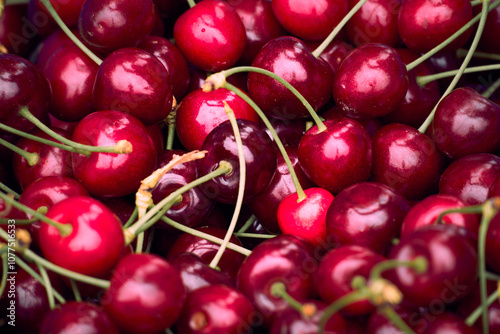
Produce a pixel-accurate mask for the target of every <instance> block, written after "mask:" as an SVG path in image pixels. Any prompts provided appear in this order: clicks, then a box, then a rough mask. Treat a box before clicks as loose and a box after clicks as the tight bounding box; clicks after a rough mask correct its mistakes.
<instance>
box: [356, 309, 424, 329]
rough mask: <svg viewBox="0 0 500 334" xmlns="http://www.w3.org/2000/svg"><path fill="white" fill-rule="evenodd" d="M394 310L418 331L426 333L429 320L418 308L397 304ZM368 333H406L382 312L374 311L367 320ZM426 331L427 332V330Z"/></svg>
mask: <svg viewBox="0 0 500 334" xmlns="http://www.w3.org/2000/svg"><path fill="white" fill-rule="evenodd" d="M394 311H396V313H397V314H398V315H399V317H400V318H401V319H402V320H403V321H404V322H405V323H406V324H407V325H408V326H410V328H411V329H412V330H414V331H416V333H424V330H425V328H427V326H428V320H427V319H425V318H423V316H422V314H421V313H420V312H419V311H418V310H414V309H411V308H406V307H402V306H401V305H396V306H395V307H394ZM363 333H366V334H388V333H390V334H404V332H403V331H401V330H400V329H399V328H398V327H396V325H395V324H394V323H393V322H392V321H391V320H389V319H388V318H387V317H386V316H385V315H384V314H382V313H381V312H378V311H375V312H373V313H372V314H371V315H370V316H369V317H368V320H367V324H366V329H365V331H364V332H363ZM425 333H426V332H425Z"/></svg>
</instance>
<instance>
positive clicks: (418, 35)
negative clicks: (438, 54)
mask: <svg viewBox="0 0 500 334" xmlns="http://www.w3.org/2000/svg"><path fill="white" fill-rule="evenodd" d="M471 19H472V7H471V4H470V2H469V1H464V0H444V1H439V2H437V1H434V0H411V1H403V2H402V3H401V8H400V10H399V15H398V31H399V34H400V36H401V39H402V40H403V42H404V43H405V45H406V46H407V47H408V49H410V50H412V51H415V52H417V53H425V52H427V51H429V50H430V49H432V48H433V47H435V46H437V45H438V44H440V43H441V42H443V41H444V40H445V39H447V38H448V37H450V36H451V35H452V34H453V33H454V32H456V31H457V30H458V29H460V28H461V27H462V26H463V25H465V24H466V23H467V22H468V21H469V20H471ZM471 33H472V30H471V29H469V30H468V31H466V32H465V33H463V34H461V35H460V36H459V37H458V38H456V39H455V40H454V41H453V42H451V43H450V44H448V45H447V46H446V47H445V49H444V50H443V51H453V50H457V49H458V48H460V47H462V46H463V45H464V44H465V43H466V42H467V40H468V39H469V36H470V35H471Z"/></svg>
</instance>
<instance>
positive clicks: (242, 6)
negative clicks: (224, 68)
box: [227, 0, 286, 65]
mask: <svg viewBox="0 0 500 334" xmlns="http://www.w3.org/2000/svg"><path fill="white" fill-rule="evenodd" d="M227 3H228V4H229V5H230V6H231V7H233V8H234V10H235V11H236V14H238V16H239V17H240V19H241V22H242V23H243V26H244V27H245V31H246V36H247V43H246V47H245V50H244V51H243V55H242V56H241V58H240V60H239V61H238V63H239V64H242V65H250V64H251V63H252V61H253V59H254V58H255V56H256V55H257V53H258V52H259V50H260V49H261V48H262V47H263V46H264V45H265V44H266V43H267V42H269V41H270V40H272V39H274V38H276V37H280V36H283V35H285V34H286V31H285V29H283V27H282V26H281V25H280V23H279V22H278V20H277V19H276V16H275V15H274V13H273V9H272V7H271V2H270V1H266V0H247V1H240V0H229V1H227Z"/></svg>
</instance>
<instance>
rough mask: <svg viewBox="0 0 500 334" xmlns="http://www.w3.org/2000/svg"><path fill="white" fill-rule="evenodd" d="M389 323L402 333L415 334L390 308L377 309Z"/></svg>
mask: <svg viewBox="0 0 500 334" xmlns="http://www.w3.org/2000/svg"><path fill="white" fill-rule="evenodd" d="M378 311H379V312H381V313H382V314H383V315H384V316H385V317H386V318H387V319H388V320H389V321H390V322H392V323H393V324H394V325H395V326H396V327H398V328H399V329H400V330H401V332H402V333H405V334H415V332H414V331H413V330H412V329H411V328H410V327H409V326H408V325H407V324H406V322H404V321H403V319H401V317H400V316H399V314H398V313H397V312H396V311H394V309H393V308H392V307H390V306H384V307H380V308H379V309H378Z"/></svg>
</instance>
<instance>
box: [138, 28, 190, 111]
mask: <svg viewBox="0 0 500 334" xmlns="http://www.w3.org/2000/svg"><path fill="white" fill-rule="evenodd" d="M137 47H138V48H140V49H143V50H146V51H147V52H149V53H151V54H152V55H153V56H155V57H156V58H158V60H159V61H160V62H161V63H162V64H163V66H165V68H166V69H167V72H168V75H169V77H170V80H171V81H172V89H173V94H174V97H175V98H176V99H177V101H178V102H180V100H181V99H182V98H183V97H184V95H186V91H187V88H188V85H189V67H188V64H187V61H186V59H185V58H184V56H183V55H182V53H181V51H180V50H179V48H177V46H175V44H174V43H172V42H170V41H169V40H168V39H166V38H163V37H161V36H148V37H146V38H144V39H143V40H142V41H141V42H140V43H139V44H138V45H137Z"/></svg>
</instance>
